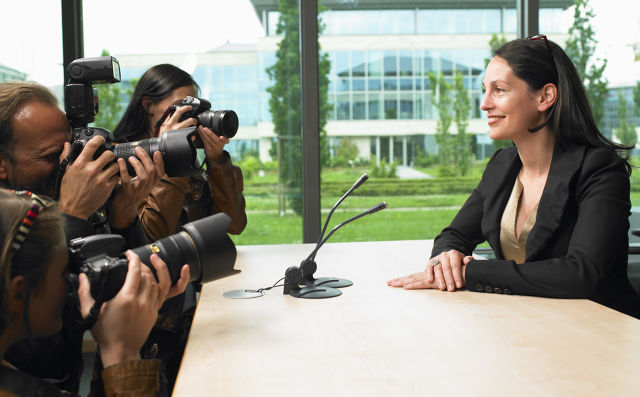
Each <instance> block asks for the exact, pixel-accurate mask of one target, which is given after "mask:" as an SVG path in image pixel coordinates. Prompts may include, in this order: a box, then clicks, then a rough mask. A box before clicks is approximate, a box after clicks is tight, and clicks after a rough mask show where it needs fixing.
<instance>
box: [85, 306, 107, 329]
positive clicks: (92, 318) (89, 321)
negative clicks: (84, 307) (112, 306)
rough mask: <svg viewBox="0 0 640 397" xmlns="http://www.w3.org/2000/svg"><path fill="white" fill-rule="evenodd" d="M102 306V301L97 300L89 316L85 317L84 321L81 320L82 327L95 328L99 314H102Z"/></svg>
mask: <svg viewBox="0 0 640 397" xmlns="http://www.w3.org/2000/svg"><path fill="white" fill-rule="evenodd" d="M101 308H102V302H100V301H95V302H94V303H93V306H92V307H91V310H89V314H88V315H87V317H85V318H83V319H82V321H80V328H81V329H84V330H87V329H91V328H93V326H94V325H95V324H96V322H97V321H98V315H100V309H101Z"/></svg>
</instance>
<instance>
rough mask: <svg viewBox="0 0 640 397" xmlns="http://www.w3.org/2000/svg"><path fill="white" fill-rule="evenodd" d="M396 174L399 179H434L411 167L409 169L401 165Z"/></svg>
mask: <svg viewBox="0 0 640 397" xmlns="http://www.w3.org/2000/svg"><path fill="white" fill-rule="evenodd" d="M396 173H397V175H398V178H400V179H426V178H433V176H431V175H428V174H425V173H424V172H420V171H418V170H415V169H413V168H411V167H407V166H403V165H399V166H398V168H397V170H396Z"/></svg>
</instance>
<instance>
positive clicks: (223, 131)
mask: <svg viewBox="0 0 640 397" xmlns="http://www.w3.org/2000/svg"><path fill="white" fill-rule="evenodd" d="M182 106H191V110H189V111H188V112H185V114H183V115H182V117H180V120H179V121H184V120H186V119H189V118H195V119H196V120H197V122H198V125H202V126H205V127H207V128H209V129H210V130H211V131H213V132H214V133H215V134H216V135H218V136H225V137H227V138H233V137H234V136H235V135H236V132H238V115H237V114H236V112H234V111H233V110H211V102H209V101H207V100H206V99H202V98H195V97H192V96H188V97H186V98H184V99H183V100H181V101H180V103H178V104H176V105H172V106H171V110H170V113H169V115H172V114H173V113H174V112H175V111H176V110H177V109H178V108H179V107H182Z"/></svg>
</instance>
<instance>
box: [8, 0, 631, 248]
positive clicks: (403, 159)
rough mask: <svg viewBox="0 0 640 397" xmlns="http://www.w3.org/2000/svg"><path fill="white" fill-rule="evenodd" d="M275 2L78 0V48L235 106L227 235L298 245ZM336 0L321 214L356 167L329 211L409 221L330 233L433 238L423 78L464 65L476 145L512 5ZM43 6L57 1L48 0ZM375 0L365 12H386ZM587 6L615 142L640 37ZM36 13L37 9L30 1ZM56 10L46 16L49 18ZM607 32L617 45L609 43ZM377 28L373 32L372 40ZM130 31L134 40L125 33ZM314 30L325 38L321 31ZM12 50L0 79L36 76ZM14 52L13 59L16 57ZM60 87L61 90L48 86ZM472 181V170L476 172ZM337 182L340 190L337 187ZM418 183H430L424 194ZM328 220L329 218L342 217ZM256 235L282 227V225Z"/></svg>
mask: <svg viewBox="0 0 640 397" xmlns="http://www.w3.org/2000/svg"><path fill="white" fill-rule="evenodd" d="M14 3H15V2H14ZM43 3H46V4H49V3H51V2H43ZM231 3H233V4H231ZM277 3H278V2H277V1H275V0H273V1H271V2H269V1H266V2H265V1H259V2H258V1H255V2H252V1H248V0H242V1H238V2H219V1H218V0H208V1H202V2H199V1H196V3H195V4H193V5H192V6H191V7H197V8H198V10H199V12H198V13H197V15H196V14H194V15H192V16H191V18H189V19H188V20H185V21H184V22H183V21H178V22H176V21H174V18H171V15H168V14H167V11H166V10H167V9H171V7H174V6H175V4H174V3H172V2H169V1H168V0H161V1H157V2H154V6H153V7H151V9H149V6H148V4H147V5H146V10H145V12H144V13H143V12H135V11H131V12H127V13H123V12H122V10H123V9H127V10H130V9H131V7H133V5H132V3H131V2H124V1H122V0H118V1H115V0H114V1H113V2H111V3H110V7H104V5H103V4H102V2H98V1H97V0H85V2H84V11H85V15H84V24H85V46H86V47H85V55H86V56H97V55H100V53H101V52H102V50H103V49H106V50H108V51H110V52H111V53H112V54H113V55H115V56H116V57H118V59H120V61H121V64H122V67H123V79H124V80H125V82H124V83H123V87H128V86H127V84H129V85H131V84H132V83H133V82H134V81H132V80H134V79H135V78H137V77H139V76H140V75H141V74H142V73H143V72H144V71H145V70H146V69H148V67H150V66H152V65H154V64H158V63H162V62H169V63H173V64H175V65H178V66H180V67H182V68H184V69H185V70H187V71H189V72H190V73H192V75H193V76H194V78H196V80H197V81H198V83H199V84H200V86H201V88H202V91H201V95H202V96H204V97H207V98H210V99H211V100H212V101H213V104H214V106H216V107H220V108H227V109H229V108H230V109H234V110H236V111H237V112H238V114H239V116H240V121H241V124H242V125H241V129H240V131H239V133H238V135H237V136H236V137H235V138H234V139H233V142H232V144H230V145H229V146H228V148H229V150H230V152H231V154H232V158H233V161H234V163H236V164H238V165H240V166H241V167H243V170H246V172H245V195H246V197H247V205H248V207H247V208H248V211H249V226H248V228H247V230H246V231H245V233H243V235H241V236H239V237H238V238H237V240H236V241H237V242H239V243H241V244H254V243H265V244H268V243H281V242H299V241H301V229H300V225H301V222H302V221H301V217H300V216H298V215H294V211H292V207H291V206H290V205H289V204H288V201H287V200H288V198H289V197H291V196H295V195H298V196H299V195H300V191H299V189H298V190H291V189H290V188H289V187H288V186H286V185H285V184H283V183H279V182H278V172H277V167H278V161H279V160H281V161H285V160H286V159H285V160H283V157H281V156H282V155H283V153H284V152H285V151H283V147H285V146H287V145H288V142H295V139H296V138H295V137H294V134H293V133H289V132H287V134H285V135H282V136H280V139H279V143H278V140H276V139H275V138H276V136H277V135H276V127H275V121H276V118H277V117H276V116H279V115H276V114H272V113H271V111H270V105H269V103H270V101H271V99H272V97H271V93H270V91H269V90H270V89H271V87H274V86H275V84H276V82H275V81H274V80H273V79H272V77H271V76H270V75H269V74H268V73H267V72H266V70H267V69H269V68H270V67H272V66H274V65H275V64H276V62H277V61H278V56H277V55H276V53H277V51H278V44H279V42H280V39H281V38H282V36H281V35H280V36H277V35H276V28H277V24H278V20H279V18H280V16H281V15H282V13H281V11H280V10H277V7H278V4H277ZM335 3H336V4H335V5H334V4H333V3H329V4H324V9H325V10H326V11H324V12H323V13H322V14H321V18H322V21H323V23H324V26H325V30H324V31H322V32H321V33H320V35H321V36H322V37H321V39H320V43H321V51H323V53H326V54H328V55H329V60H330V72H329V73H328V80H329V83H328V87H327V88H328V92H329V94H328V99H327V101H328V104H329V108H330V111H329V113H328V115H327V117H328V121H327V124H326V125H324V126H323V129H324V130H325V131H326V132H327V135H328V137H327V139H328V141H329V142H330V143H331V144H330V145H328V146H331V145H332V146H331V150H330V153H329V155H330V156H329V158H330V159H331V160H330V161H329V162H328V163H327V164H323V171H322V178H321V180H322V185H321V192H322V208H323V211H324V212H323V214H325V213H326V211H327V210H328V208H330V206H331V205H332V204H333V203H334V202H335V201H336V200H337V198H338V197H339V196H340V195H341V193H343V192H344V190H346V189H347V188H348V187H349V186H350V185H351V183H352V182H353V180H355V179H356V178H357V177H358V176H359V175H360V174H361V172H368V173H369V174H370V176H371V179H370V181H369V182H367V184H365V185H364V186H363V187H361V188H360V189H358V191H357V194H356V195H355V196H354V197H350V198H349V199H348V200H347V201H345V203H343V205H342V208H343V209H344V210H345V212H344V214H341V215H344V216H345V217H346V216H348V215H354V214H355V213H356V212H357V210H359V209H363V208H368V207H370V206H371V205H372V204H374V203H377V202H379V201H381V200H383V199H384V200H386V201H387V202H388V203H389V205H390V209H389V210H387V211H384V212H381V213H379V214H376V215H374V216H375V217H377V218H376V222H377V219H380V222H384V221H388V220H389V219H390V217H393V219H401V220H400V221H396V222H401V221H402V220H403V219H404V220H407V222H406V224H407V225H410V227H408V228H407V229H404V228H403V229H402V232H401V233H399V234H398V233H397V234H394V235H390V234H389V233H388V232H387V233H384V230H385V228H384V227H377V228H371V227H369V226H365V224H366V223H367V222H357V223H354V224H353V225H350V226H348V227H347V228H345V229H344V230H341V232H340V233H338V234H336V236H334V237H333V238H332V240H334V241H339V240H341V239H343V240H374V239H390V238H398V239H400V238H428V237H433V235H434V234H433V233H435V232H437V231H439V230H440V229H441V228H442V226H443V224H444V223H445V222H448V221H449V220H450V219H451V215H452V213H454V212H455V209H452V208H457V206H459V205H460V204H461V200H462V199H461V198H460V197H458V196H456V195H455V194H452V195H450V194H449V193H450V192H448V191H447V192H445V189H444V188H439V187H438V186H436V185H434V183H435V184H437V181H438V180H439V179H438V178H441V175H439V166H438V164H437V154H438V151H439V146H438V143H437V141H436V139H435V133H436V127H437V120H438V119H439V118H440V115H439V110H438V107H437V106H436V105H435V104H434V101H433V99H434V98H435V99H436V100H437V99H438V93H437V90H436V87H434V86H432V84H431V81H430V80H429V78H428V74H429V73H430V72H433V73H438V72H442V73H443V74H444V75H445V77H446V81H448V82H449V83H453V81H454V77H455V74H456V73H461V74H463V76H464V79H463V82H464V86H465V89H466V90H467V93H468V95H469V97H470V99H471V109H470V115H471V116H470V120H469V121H470V124H469V130H468V133H470V134H474V135H476V136H478V137H479V138H478V139H477V140H476V141H477V142H485V141H486V132H487V126H486V121H484V120H483V119H484V118H485V117H486V116H485V113H484V112H482V111H481V110H480V102H481V100H482V92H481V83H482V79H483V73H484V68H485V60H486V59H488V58H489V57H490V49H489V39H490V37H491V35H492V34H494V33H495V34H497V35H498V37H501V36H502V34H505V35H506V37H507V38H508V39H511V38H513V37H515V33H516V31H517V21H516V11H515V5H516V4H515V0H514V1H507V3H505V4H503V5H501V6H502V8H500V6H495V5H494V6H493V8H485V7H487V5H486V4H485V3H482V2H480V1H478V2H477V3H478V4H477V5H475V4H474V6H473V8H471V9H464V8H459V6H458V5H457V4H456V2H452V3H451V5H447V7H448V8H447V9H429V8H428V7H429V6H430V5H429V4H428V3H427V2H416V6H415V7H413V6H412V7H410V8H407V9H403V10H398V9H368V7H367V4H368V3H367V2H361V3H358V2H356V3H353V4H351V3H350V4H348V5H346V3H344V2H335ZM378 3H379V2H378ZM16 4H18V3H16ZM51 4H54V5H55V6H56V9H57V10H59V5H58V4H57V3H56V2H52V3H51ZM380 4H382V3H380ZM380 4H377V5H376V7H385V5H380ZM571 4H572V2H571V1H570V0H567V1H566V7H569V8H568V9H566V8H562V7H565V5H562V4H558V3H557V2H556V3H554V7H559V8H550V9H544V8H543V9H541V10H540V12H539V22H540V24H539V25H540V31H541V32H542V33H548V34H550V38H551V39H552V40H554V41H556V42H558V43H559V44H560V45H563V46H564V43H565V42H566V39H567V31H568V27H569V26H570V24H571V23H572V21H571V19H572V18H571V16H572V13H573V11H572V10H573V8H572V7H570V6H571ZM221 5H224V7H223V8H224V10H225V11H224V13H225V18H223V20H222V21H221V22H217V23H216V24H215V25H216V26H213V25H212V24H211V23H210V17H211V15H219V14H220V9H222V8H220V7H221ZM543 5H544V4H543ZM386 6H388V7H391V8H393V7H398V4H396V3H394V2H388V4H387V5H386ZM594 6H596V9H595V13H596V15H597V16H598V18H596V19H594V21H593V22H594V23H593V24H592V26H593V28H594V30H595V32H596V37H597V39H598V40H599V42H598V44H597V55H598V56H600V57H601V58H603V59H604V58H606V59H607V60H608V62H609V63H608V66H607V71H606V73H605V74H606V76H607V77H608V78H609V88H610V90H611V91H610V93H609V95H608V96H607V99H606V101H605V105H604V106H605V111H604V119H603V121H602V124H601V128H602V130H603V131H604V132H605V133H606V134H608V135H609V136H612V137H615V133H616V132H615V131H616V129H617V128H619V126H620V120H619V118H620V116H619V115H618V112H617V110H618V107H619V104H620V103H622V101H626V104H627V107H628V108H629V109H630V110H629V112H628V114H629V117H630V120H631V122H632V123H637V118H638V116H634V115H633V114H634V113H633V112H632V111H633V110H634V109H635V108H634V107H633V106H634V105H633V104H632V100H633V96H632V90H631V86H632V83H634V82H635V81H636V80H638V78H636V76H635V75H634V74H633V73H634V71H635V69H636V68H635V67H636V66H637V65H636V63H637V62H638V61H636V62H635V63H634V59H636V58H640V57H639V56H638V55H637V53H634V52H633V51H634V45H635V46H636V48H637V46H638V44H637V39H634V38H637V34H636V33H637V32H636V31H635V30H633V29H636V30H637V21H630V22H629V21H627V22H626V23H622V21H623V20H624V18H625V17H626V15H622V16H621V15H619V14H618V15H612V14H614V13H613V12H612V11H610V10H608V9H607V8H606V7H601V6H598V5H597V4H594ZM4 7H5V8H7V7H9V8H8V9H9V10H10V11H11V10H13V8H11V7H24V6H11V5H9V4H7V5H4ZM210 7H211V8H210ZM334 7H335V8H340V9H333V8H334ZM610 8H612V7H610ZM39 9H42V10H46V9H47V8H46V7H45V8H43V7H41V6H40V8H39ZM625 9H626V8H625ZM112 10H113V11H112ZM156 10H157V11H156ZM3 11H4V9H3ZM11 12H12V13H15V14H23V13H24V12H25V10H24V8H19V9H18V10H17V11H15V12H13V11H11ZM55 12H56V10H50V12H49V11H47V13H50V14H54V13H55ZM58 12H59V11H58ZM156 12H157V13H156ZM154 13H155V14H154ZM599 14H603V15H602V17H605V16H606V18H607V19H606V21H608V22H602V21H604V20H605V19H599V18H600V16H599ZM605 14H606V15H605ZM625 14H632V12H628V13H625ZM141 18H142V21H141ZM199 18H202V19H203V20H202V21H200V20H199ZM104 20H110V21H118V25H119V26H127V29H126V35H124V38H121V37H120V35H119V34H117V33H118V32H113V31H112V30H109V34H105V33H104V32H105V30H104V29H103V22H102V21H104ZM47 21H48V22H47V23H42V24H38V26H47V29H46V32H44V33H41V34H40V37H39V39H40V40H43V39H48V38H49V37H51V36H52V35H53V33H52V32H54V31H56V30H59V28H56V27H55V26H56V25H55V23H57V21H58V20H53V19H51V20H50V21H49V20H47ZM145 21H146V22H148V23H145ZM612 21H614V22H612ZM615 21H617V22H615ZM176 23H177V25H176ZM181 23H183V24H184V25H180V24H181ZM7 24H8V22H6V23H5V24H3V25H0V29H5V26H7ZM150 24H151V25H153V26H171V28H167V29H160V28H158V29H154V30H153V34H150V33H149V29H148V26H149V25H150ZM612 26H613V27H615V29H613V28H612ZM623 27H624V28H625V29H627V28H628V27H630V29H631V30H629V31H622V30H621V29H622V28H623ZM34 29H35V28H34ZM200 29H201V30H200ZM218 29H220V30H218ZM121 30H125V29H121ZM623 30H624V29H623ZM14 31H15V30H14ZM3 32H4V30H3ZM10 32H11V31H8V32H6V33H5V36H7V37H9V36H10ZM177 32H190V35H189V37H190V38H194V37H197V38H198V39H196V40H187V39H185V35H184V34H179V33H177ZM614 34H615V36H616V38H617V41H615V40H613V39H612V38H611V36H612V35H614ZM381 35H384V37H377V36H381ZM407 35H411V36H409V37H408V36H407ZM329 36H332V37H329ZM133 37H135V38H137V39H136V40H133V39H132V38H133ZM323 37H326V38H327V40H326V41H325V40H323ZM176 38H179V40H178V44H175V43H176V41H174V40H176ZM336 38H338V39H337V40H336ZM634 40H635V41H634ZM23 43H24V41H22V42H21V43H20V46H21V47H25V48H26V45H24V44H23ZM34 43H36V42H35V41H34ZM57 43H60V40H57ZM611 43H615V44H611ZM6 44H7V45H10V44H11V43H10V42H7V43H6ZM54 45H58V49H59V52H58V53H61V47H60V46H59V44H52V45H51V46H48V45H46V48H44V47H45V46H44V45H43V46H38V48H41V47H42V50H43V51H44V50H48V49H49V48H52V47H53V46H54ZM5 47H6V46H5ZM7 48H9V47H7ZM11 48H13V47H11ZM12 51H13V50H9V51H5V50H4V49H3V54H2V55H3V56H4V58H1V59H0V64H2V65H0V78H4V77H2V76H5V70H6V69H11V70H13V71H14V73H15V72H16V71H17V72H18V73H17V74H18V76H24V73H27V75H26V76H24V78H27V79H32V78H33V79H36V80H38V79H39V78H37V77H32V76H35V75H32V74H30V72H27V71H26V68H23V67H21V66H19V65H16V63H15V62H14V61H8V60H7V59H9V58H11V57H9V56H7V55H6V54H5V53H9V54H17V52H12ZM620 54H622V55H620ZM42 58H44V57H42ZM47 58H48V59H53V58H54V57H47ZM60 58H61V57H59V58H57V59H58V60H57V61H56V62H55V65H54V66H53V68H54V69H56V70H57V71H56V72H55V74H58V75H59V76H60V77H59V78H58V77H56V79H61V76H62V70H61V68H60V66H59V64H60V63H61V59H60ZM13 59H18V57H17V56H15V55H14V56H13ZM620 59H625V60H626V61H620ZM20 73H22V74H20ZM621 76H627V77H628V78H627V79H626V80H629V81H622V80H623V79H622V78H621ZM629 76H630V77H629ZM288 77H290V78H289V80H287V81H286V84H288V85H292V86H297V84H298V81H297V80H295V76H293V75H292V76H288ZM634 79H635V80H634ZM57 84H58V85H59V86H60V87H61V85H62V84H61V82H60V80H58V83H57ZM58 91H61V90H60V88H58ZM619 94H620V95H619ZM124 95H125V94H124V93H123V98H124V99H126V98H125V97H124ZM620 98H622V100H621V99H620ZM298 99H299V95H292V96H291V97H290V100H291V101H292V102H291V103H292V106H291V108H294V107H295V106H294V104H295V102H296V100H298ZM123 102H126V101H124V100H123ZM634 117H635V118H634ZM289 119H290V120H293V118H289ZM636 125H637V124H636ZM452 131H453V128H452ZM480 146H481V147H482V150H476V155H477V157H476V158H475V159H474V161H477V162H478V164H479V165H477V164H474V166H473V167H472V168H474V169H476V168H478V167H481V166H482V164H481V163H482V161H483V157H485V156H489V155H491V145H490V144H482V145H479V146H478V147H480ZM279 150H280V152H279ZM250 156H255V157H257V158H258V160H259V162H258V164H259V165H258V166H257V168H254V166H253V165H251V162H245V160H247V159H249V158H250ZM338 156H343V157H345V156H346V157H350V158H349V160H351V161H347V162H342V164H348V165H344V166H342V168H341V167H337V166H334V165H335V164H340V163H341V162H340V161H334V160H335V157H338ZM383 160H384V161H383ZM298 161H299V160H298ZM385 162H386V164H385ZM389 163H393V164H391V165H390V164H389ZM394 166H395V167H396V168H395V172H394V171H393V167H394ZM403 167H409V168H413V169H414V170H417V171H419V172H422V173H423V174H425V175H426V176H428V177H430V178H426V177H425V179H424V180H419V181H416V182H413V181H410V180H409V181H407V180H403V178H402V177H401V175H402V173H401V172H398V170H402V169H403ZM473 176H475V177H478V174H477V173H476V174H473V175H472V177H473ZM464 178H467V177H466V176H465V177H462V176H460V177H459V178H458V179H464ZM378 181H385V182H387V181H389V183H392V185H393V186H394V188H393V189H387V190H385V189H384V188H383V187H382V185H383V183H380V184H377V183H379V182H378ZM343 185H344V189H341V186H343ZM406 185H411V188H406V189H405V188H400V187H401V186H406ZM370 186H371V187H370ZM425 186H429V189H426V188H424V187H425ZM420 189H423V190H420ZM438 189H440V190H438ZM426 191H429V192H431V193H432V192H434V191H435V192H441V193H442V194H440V193H439V194H440V196H437V197H438V198H437V200H436V199H435V198H434V197H436V196H434V197H431V196H430V195H429V194H426V193H424V192H426ZM415 192H423V193H424V194H421V195H418V194H415ZM467 193H468V192H466V191H465V192H462V193H459V196H466V194H467ZM442 197H444V198H442ZM281 198H284V199H281ZM441 203H446V205H444V204H442V205H441ZM393 207H396V208H398V207H402V208H403V209H404V210H403V211H395V210H393ZM281 215H282V216H281ZM336 215H338V213H336ZM404 217H407V218H404ZM337 218H338V217H337V216H336V221H338V220H340V219H337ZM343 219H344V218H343ZM370 221H371V222H372V223H371V224H373V225H378V226H380V225H381V224H380V223H376V222H373V220H372V219H370ZM263 225H264V227H263ZM268 227H271V229H267V228H268ZM432 229H433V230H432ZM265 230H279V231H280V230H282V231H283V233H282V234H280V233H269V232H265ZM234 238H235V237H234Z"/></svg>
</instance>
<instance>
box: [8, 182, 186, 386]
mask: <svg viewBox="0 0 640 397" xmlns="http://www.w3.org/2000/svg"><path fill="white" fill-rule="evenodd" d="M0 203H1V205H0V236H2V238H1V242H0V271H1V272H0V355H1V356H2V357H4V356H5V352H6V351H7V349H8V348H9V347H10V346H11V345H13V344H15V343H16V342H18V341H21V340H25V339H27V340H28V339H31V338H38V337H43V336H46V335H50V334H53V333H56V332H58V331H59V330H60V328H61V327H62V326H63V318H62V316H63V310H64V307H65V304H64V303H65V296H66V295H67V293H68V292H70V291H69V280H70V272H69V268H68V265H67V263H68V254H67V243H66V239H65V235H64V231H63V218H62V217H61V216H60V214H59V213H58V212H57V211H56V209H55V203H53V202H52V201H51V200H49V199H48V198H46V197H44V196H38V195H36V194H33V193H30V192H26V191H22V192H10V191H7V190H4V189H0ZM127 259H128V271H127V274H126V280H125V282H124V284H123V286H122V288H121V289H120V291H119V292H118V294H117V295H116V296H115V297H114V298H113V299H111V300H110V301H108V302H106V303H104V304H102V305H101V308H100V309H99V315H98V318H97V322H96V323H95V325H93V327H92V328H91V332H92V334H93V336H94V339H95V340H96V341H97V343H98V346H99V350H100V356H101V358H102V361H103V362H104V363H105V367H106V368H105V370H104V371H102V372H101V374H100V377H101V379H102V381H103V384H104V387H103V388H97V386H98V383H95V384H92V390H91V394H92V395H94V396H98V395H106V396H120V395H136V396H155V395H157V392H158V391H159V378H158V369H159V362H158V361H156V360H140V359H139V354H138V352H139V349H140V346H141V345H142V343H143V342H144V340H145V339H146V337H147V335H148V333H149V331H150V329H151V327H152V326H153V324H154V322H155V320H156V318H157V313H158V308H159V307H160V305H161V304H162V302H163V301H164V300H165V298H167V297H169V296H173V295H175V294H178V293H181V292H182V291H183V290H184V288H185V286H186V284H187V281H188V280H189V267H188V266H187V265H185V266H183V268H182V269H181V276H180V279H179V280H178V282H177V283H176V284H175V285H174V286H173V287H171V280H170V276H169V272H168V269H167V267H166V266H165V263H164V261H162V259H160V258H159V257H158V256H157V255H152V256H151V258H150V260H151V264H152V265H153V267H154V268H155V271H156V273H157V279H156V276H154V274H153V273H152V272H151V269H150V268H149V267H148V266H145V265H143V264H142V263H141V261H140V259H139V258H138V256H137V255H135V254H134V253H133V252H131V251H128V252H127ZM78 281H79V287H78V289H77V297H78V300H79V304H80V311H81V313H82V316H83V317H87V316H88V315H89V313H90V309H91V308H92V306H93V304H94V301H93V298H92V295H91V293H92V291H91V290H90V284H89V279H88V278H87V276H86V275H84V274H80V275H79V276H78ZM75 394H77V393H75ZM0 395H3V396H4V395H11V396H18V395H19V396H45V395H46V396H62V395H69V394H68V393H67V392H65V391H63V390H60V389H58V388H56V387H55V386H53V385H52V384H51V383H49V382H47V381H45V380H43V379H41V377H40V376H38V375H37V374H29V373H28V372H27V371H24V372H23V371H19V370H17V369H16V368H14V367H12V366H10V365H9V364H8V363H7V362H6V361H4V362H3V363H2V365H0Z"/></svg>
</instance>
